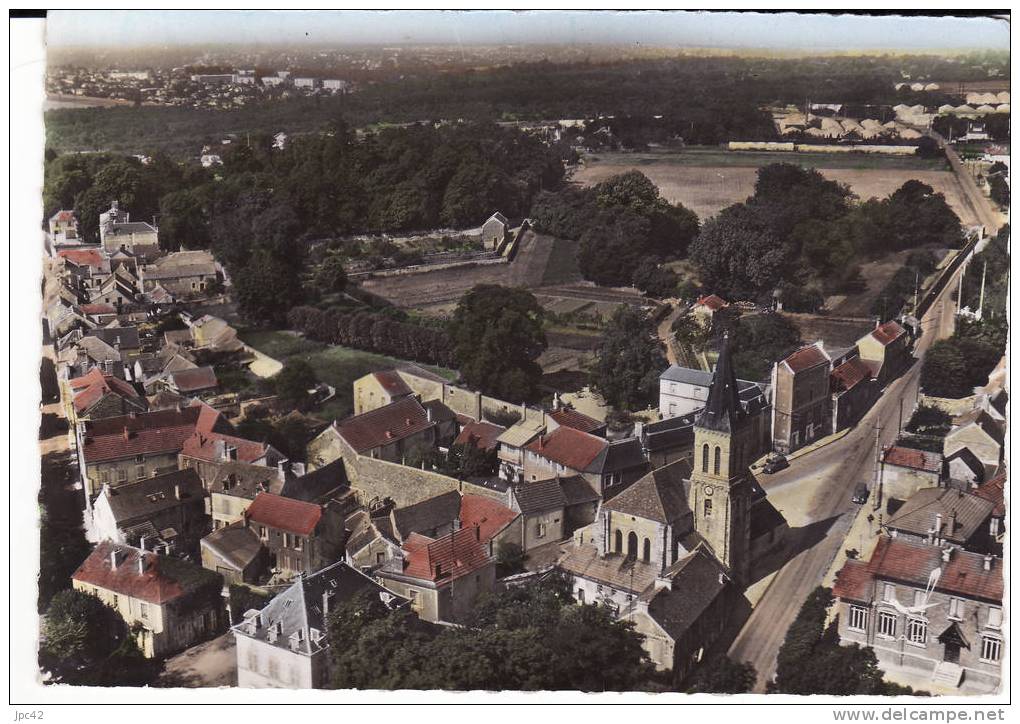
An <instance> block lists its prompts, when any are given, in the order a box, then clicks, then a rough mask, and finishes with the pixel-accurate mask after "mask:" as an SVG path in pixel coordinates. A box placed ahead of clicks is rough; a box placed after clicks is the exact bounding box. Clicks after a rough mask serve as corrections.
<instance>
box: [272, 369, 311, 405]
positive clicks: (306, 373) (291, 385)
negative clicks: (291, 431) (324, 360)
mask: <svg viewBox="0 0 1020 724" xmlns="http://www.w3.org/2000/svg"><path fill="white" fill-rule="evenodd" d="M317 383H318V379H317V378H316V376H315V370H313V369H312V366H311V365H310V364H308V363H307V362H305V361H304V360H303V359H291V360H288V361H287V363H286V364H285V365H284V366H283V369H282V370H280V371H279V372H277V373H276V375H275V376H274V377H273V388H274V389H275V390H276V394H277V396H278V397H279V398H280V401H281V402H283V403H284V404H285V405H287V406H288V407H292V408H296V409H298V410H304V409H306V408H307V406H308V404H309V402H310V397H309V394H308V390H310V389H312V388H313V387H315V385H316V384H317Z"/></svg>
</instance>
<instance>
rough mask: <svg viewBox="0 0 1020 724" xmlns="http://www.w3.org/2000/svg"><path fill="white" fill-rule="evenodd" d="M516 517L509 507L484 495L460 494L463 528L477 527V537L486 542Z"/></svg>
mask: <svg viewBox="0 0 1020 724" xmlns="http://www.w3.org/2000/svg"><path fill="white" fill-rule="evenodd" d="M516 517H517V513H515V512H514V511H513V510H511V509H510V508H508V507H506V506H505V505H503V504H502V503H500V502H499V501H497V500H493V499H492V498H489V497H486V496H484V495H470V494H466V495H462V496H461V499H460V523H461V526H462V527H463V528H468V529H471V528H477V529H478V538H479V540H480V541H481V542H482V543H488V542H489V541H490V540H492V538H493V537H494V536H495V535H496V534H497V533H499V532H500V531H501V530H503V529H504V528H506V527H507V526H508V525H510V523H511V522H513V520H514V519H515V518H516Z"/></svg>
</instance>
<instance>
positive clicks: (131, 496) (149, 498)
mask: <svg viewBox="0 0 1020 724" xmlns="http://www.w3.org/2000/svg"><path fill="white" fill-rule="evenodd" d="M175 486H179V489H180V494H181V497H180V499H178V498H177V497H176V494H175ZM203 495H204V491H203V490H202V480H201V479H200V478H199V477H198V473H197V472H195V471H194V470H193V469H191V468H185V469H184V470H175V471H173V472H171V473H164V474H163V475H155V476H153V477H151V478H145V479H144V480H139V481H137V482H134V483H127V484H125V485H118V486H117V487H115V488H111V489H110V492H109V499H110V510H111V511H112V512H113V516H114V518H115V519H116V520H117V522H118V523H120V522H121V521H127V520H135V519H137V518H141V517H144V516H150V515H154V514H155V513H158V512H160V511H162V510H166V509H168V508H175V507H177V506H178V505H181V504H182V503H187V502H188V501H189V500H191V501H194V500H201V499H202V496H203Z"/></svg>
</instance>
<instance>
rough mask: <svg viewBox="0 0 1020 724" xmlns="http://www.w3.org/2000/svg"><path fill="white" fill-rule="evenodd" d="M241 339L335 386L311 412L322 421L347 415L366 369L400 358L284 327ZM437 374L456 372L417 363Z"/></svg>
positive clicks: (453, 374)
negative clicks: (333, 394)
mask: <svg viewBox="0 0 1020 724" xmlns="http://www.w3.org/2000/svg"><path fill="white" fill-rule="evenodd" d="M240 336H241V339H242V340H243V341H244V342H245V343H246V344H248V345H249V346H251V347H254V348H255V349H257V350H259V351H260V352H262V353H264V354H267V355H269V356H270V357H273V358H274V359H277V360H279V361H280V362H283V363H284V364H286V363H287V362H288V361H289V360H293V359H303V360H304V361H306V362H307V363H308V364H309V365H311V366H312V369H314V370H315V374H316V376H318V378H319V379H320V380H321V381H323V382H325V383H326V384H329V385H332V386H333V387H335V388H336V397H334V398H333V399H332V400H330V401H329V402H328V403H326V404H325V405H323V406H322V407H320V408H317V409H314V410H312V414H314V415H316V416H318V417H322V418H323V419H326V420H333V419H340V418H344V417H347V416H348V415H350V414H351V412H352V411H353V409H354V404H353V399H352V398H353V390H352V389H351V383H353V382H354V380H356V379H358V378H359V377H362V376H364V375H367V374H368V373H369V372H375V371H377V370H385V369H390V368H392V367H394V366H396V365H398V364H401V363H402V362H404V360H399V359H396V358H395V357H388V356H386V355H381V354H373V353H371V352H363V351H361V350H357V349H351V348H349V347H339V346H333V345H327V344H323V343H321V342H314V341H312V340H308V339H305V338H304V337H301V336H300V335H298V334H296V333H294V332H290V331H286V330H272V331H265V330H252V331H244V332H241V335H240ZM421 366H422V367H424V368H425V369H428V370H431V371H432V372H435V373H436V374H438V375H442V376H443V377H446V378H447V379H450V380H453V379H454V378H455V377H456V375H457V373H456V372H454V371H453V370H448V369H445V368H443V367H434V366H431V365H421Z"/></svg>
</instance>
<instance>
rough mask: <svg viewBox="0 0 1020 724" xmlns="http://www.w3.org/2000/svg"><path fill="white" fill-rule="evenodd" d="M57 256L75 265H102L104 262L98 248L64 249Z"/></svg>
mask: <svg viewBox="0 0 1020 724" xmlns="http://www.w3.org/2000/svg"><path fill="white" fill-rule="evenodd" d="M57 256H59V257H60V258H61V259H63V260H64V261H67V262H70V263H71V264H74V265H75V266H88V267H102V266H103V264H104V263H106V260H105V259H104V258H103V254H102V252H100V251H99V249H64V250H62V251H58V252H57Z"/></svg>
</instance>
